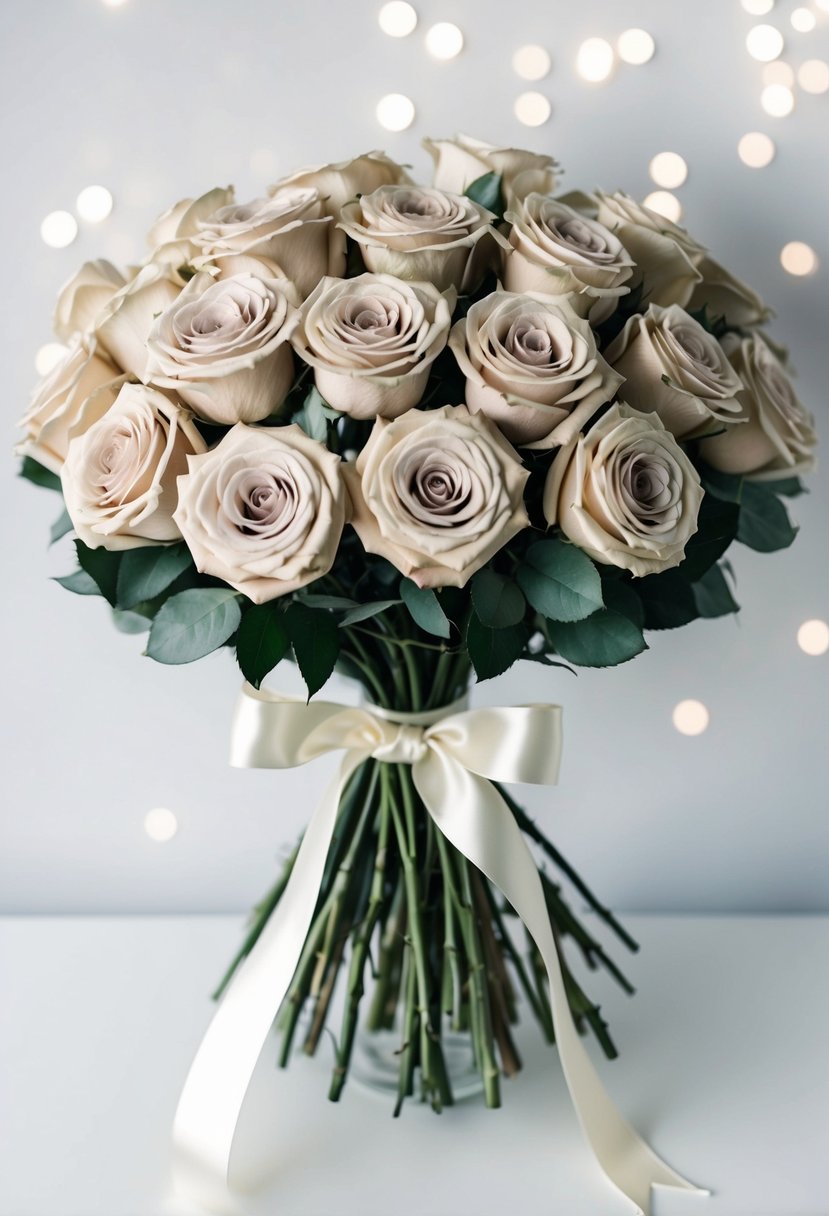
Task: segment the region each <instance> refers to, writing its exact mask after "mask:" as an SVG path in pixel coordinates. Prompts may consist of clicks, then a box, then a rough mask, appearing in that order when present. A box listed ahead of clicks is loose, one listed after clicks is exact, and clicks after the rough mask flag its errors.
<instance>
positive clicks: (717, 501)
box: [679, 494, 740, 583]
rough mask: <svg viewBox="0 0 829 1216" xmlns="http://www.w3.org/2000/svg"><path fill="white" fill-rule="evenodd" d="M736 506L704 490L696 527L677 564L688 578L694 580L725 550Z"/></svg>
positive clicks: (731, 537) (736, 520)
mask: <svg viewBox="0 0 829 1216" xmlns="http://www.w3.org/2000/svg"><path fill="white" fill-rule="evenodd" d="M739 520H740V508H739V506H738V505H737V503H736V502H727V501H725V500H724V499H721V498H718V497H715V496H714V495H712V494H706V495H705V496H704V497H703V500H702V503H701V504H700V509H699V517H698V519H697V530H696V532H695V533H694V535H693V536H692V537H691V539H690V540H689V541H688V544H687V545H686V546H685V557H684V559H683V562H682V565H681V566H680V567H679V569H680V571H681V572H682V574H683V575H684V576H685V578H686V579H687V580H688V582H690V583H693V582H696V580H697V579H698V578H701V577H702V575H703V574H705V571H706V570H709V569H710V568H711V566H713V565H714V563H715V562H716V561H718V560H719V558H721V557H722V555H723V553H725V551H726V549H727V548H728V546H729V545H730V544H731V542H732V541H733V540H734V539H735V537H736V535H737V527H738V524H739Z"/></svg>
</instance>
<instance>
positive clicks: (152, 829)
mask: <svg viewBox="0 0 829 1216" xmlns="http://www.w3.org/2000/svg"><path fill="white" fill-rule="evenodd" d="M144 831H145V832H146V833H147V835H148V836H149V838H150V840H154V841H155V842H156V844H166V843H167V841H168V840H172V839H173V837H174V836H175V834H176V832H177V831H178V820H177V819H176V817H175V815H174V814H173V812H172V811H168V810H167V808H166V806H156V807H153V809H152V810H151V811H147V814H146V815H145V816H144Z"/></svg>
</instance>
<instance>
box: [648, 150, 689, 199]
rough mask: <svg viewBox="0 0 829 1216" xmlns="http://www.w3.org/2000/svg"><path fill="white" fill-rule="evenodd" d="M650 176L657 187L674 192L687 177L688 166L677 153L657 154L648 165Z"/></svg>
mask: <svg viewBox="0 0 829 1216" xmlns="http://www.w3.org/2000/svg"><path fill="white" fill-rule="evenodd" d="M650 175H651V177H652V178H653V180H654V181H655V182H656V184H657V186H665V187H666V188H667V189H668V190H675V189H676V187H677V186H681V185H682V183H683V182H684V181H685V179H686V178H687V176H688V166H687V164H686V163H685V161H684V160H683V158H682V157H681V156H680V155H679V153H678V152H659V153H657V155H656V156H655V157H654V158H653V160H652V161H651V163H650Z"/></svg>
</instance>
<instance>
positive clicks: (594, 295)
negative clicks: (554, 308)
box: [503, 194, 633, 324]
mask: <svg viewBox="0 0 829 1216" xmlns="http://www.w3.org/2000/svg"><path fill="white" fill-rule="evenodd" d="M504 219H505V220H507V221H508V223H510V224H511V225H512V227H511V228H510V231H509V234H508V235H509V244H510V249H509V251H508V252H507V254H506V256H505V257H504V273H503V279H504V286H505V287H506V289H507V291H516V292H528V291H534V292H541V293H542V294H544V295H548V296H558V297H561V296H564V297H566V299H567V302H568V304H570V306H571V307H572V308H573V310H574V311H575V312H577V313H578V314H579V316H581V317H587V316H589V317H590V319H591V321H592V322H593V323H594V324H597V323H599V322H601V321H602V320H604V319H605V317H608V316H610V314H611V313H612V312H613V311H614V309H615V308H616V306H617V304H618V303H619V298H620V296H623V295H626V294H627V292H628V291H629V290H630V288H629V286H628V280H629V279H630V277H631V275H632V274H633V261H632V259H631V257H630V254H629V252H628V250H627V249H626V248H625V246H624V245H623V244H622V242H621V240H620V239H619V237H618V236H617V235H616V234H615V233H614V232H611V231H609V230H608V229H607V228H605V227H603V226H602V225H601V224H599V223H597V222H596V221H595V220H592V219H589V218H588V217H587V216H585V215H582V214H581V213H580V212H578V211H574V210H573V208H572V207H568V206H566V205H565V204H564V203H561V202H558V201H556V199H552V198H547V197H546V196H545V195H543V194H530V195H528V196H527V197H526V198H525V199H524V200H523V201H522V202H521V203H519V204H518V205H517V206H516V207H515V208H514V209H513V210H509V211H507V212H506V214H505V216H504Z"/></svg>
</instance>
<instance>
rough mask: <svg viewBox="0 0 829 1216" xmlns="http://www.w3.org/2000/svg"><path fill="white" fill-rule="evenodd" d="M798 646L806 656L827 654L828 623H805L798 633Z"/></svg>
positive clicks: (828, 641) (828, 644) (828, 646)
mask: <svg viewBox="0 0 829 1216" xmlns="http://www.w3.org/2000/svg"><path fill="white" fill-rule="evenodd" d="M797 644H798V646H799V647H800V649H801V650H802V651H803V653H804V654H814V655H818V654H826V651H827V650H829V625H827V624H826V621H804V622H803V624H802V625H801V626H800V628H799V629H798V631H797Z"/></svg>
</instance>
